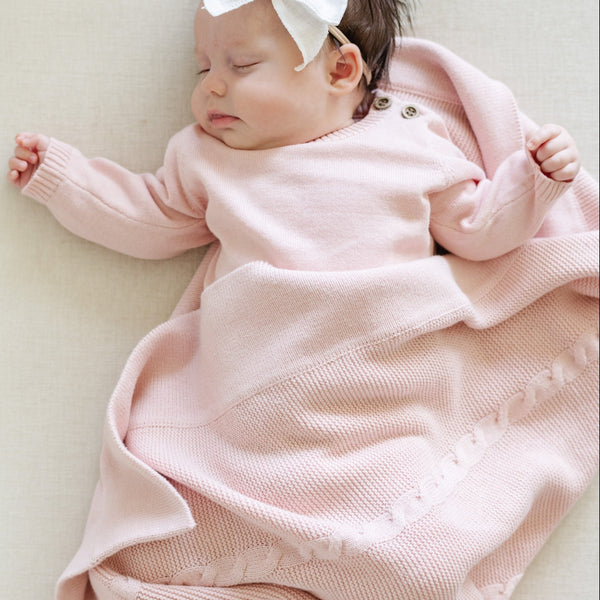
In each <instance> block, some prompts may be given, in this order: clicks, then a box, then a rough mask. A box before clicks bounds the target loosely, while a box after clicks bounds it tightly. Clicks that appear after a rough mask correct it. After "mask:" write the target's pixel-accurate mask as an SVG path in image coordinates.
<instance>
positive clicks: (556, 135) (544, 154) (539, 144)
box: [527, 125, 581, 181]
mask: <svg viewBox="0 0 600 600" xmlns="http://www.w3.org/2000/svg"><path fill="white" fill-rule="evenodd" d="M527 148H528V149H529V151H530V152H531V155H532V156H533V158H534V160H535V161H536V162H537V163H538V165H540V169H541V170H542V173H544V175H546V176H547V177H550V179H554V180H555V181H573V179H575V175H577V173H578V172H579V167H580V166H581V164H580V162H579V150H578V149H577V146H576V145H575V140H573V138H572V137H571V136H570V135H569V132H568V131H567V130H566V129H564V128H562V127H561V126H560V125H544V126H543V127H540V128H539V129H538V130H537V131H534V132H533V133H532V134H531V135H530V136H529V139H528V140H527Z"/></svg>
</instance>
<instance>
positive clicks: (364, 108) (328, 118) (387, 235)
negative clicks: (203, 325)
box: [8, 0, 579, 284]
mask: <svg viewBox="0 0 600 600" xmlns="http://www.w3.org/2000/svg"><path fill="white" fill-rule="evenodd" d="M238 4H239V3H238ZM292 4H294V3H292ZM296 4H299V5H300V6H302V4H303V3H301V2H300V3H296ZM326 4H327V3H326ZM330 4H331V3H330ZM333 4H335V3H333ZM337 4H341V5H345V2H341V3H340V2H338V3H337ZM220 5H227V2H224V3H223V2H221V3H220V2H214V1H213V2H210V3H209V2H206V3H205V6H204V5H203V6H201V7H200V8H199V10H198V12H197V15H196V18H195V23H194V31H195V39H196V48H195V53H196V58H197V62H198V66H199V73H198V79H199V80H198V84H197V86H196V88H195V90H194V92H193V95H192V99H191V107H192V112H193V115H194V117H195V119H196V121H197V123H196V124H195V125H193V126H190V127H188V128H187V129H185V130H183V131H182V132H180V133H179V134H178V135H176V136H175V137H174V138H173V139H172V140H171V143H170V144H169V147H168V150H167V153H166V157H165V164H164V167H163V168H162V169H161V170H160V171H159V172H158V173H157V175H156V176H150V175H141V176H139V175H134V174H131V173H129V172H127V171H125V170H124V169H122V168H120V167H118V166H117V165H115V164H113V163H109V162H108V161H104V160H94V161H87V160H85V159H84V158H83V157H82V156H81V155H80V154H79V153H78V152H77V151H76V150H74V149H72V148H70V147H68V146H67V145H65V144H63V143H61V142H58V141H56V140H51V139H50V138H48V137H47V136H45V135H43V134H39V133H20V134H19V135H17V136H16V141H17V146H16V148H15V151H14V156H12V157H11V158H10V160H9V173H8V178H9V180H10V181H11V182H13V183H14V184H16V185H17V186H19V187H20V188H22V189H23V190H24V192H25V193H27V194H29V195H31V196H33V197H35V198H36V199H38V200H40V201H41V202H44V203H46V204H47V205H48V207H49V208H50V210H51V211H53V212H54V214H55V216H56V217H57V218H58V219H59V220H60V221H61V222H62V223H63V224H65V225H66V226H67V227H69V228H70V229H71V230H73V231H74V232H75V233H77V234H79V235H81V236H83V237H86V238H88V239H91V240H93V241H96V242H99V243H102V244H104V245H106V246H108V247H111V248H113V249H115V250H118V251H121V252H125V253H128V254H132V255H134V256H141V257H147V258H161V257H167V256H172V255H174V254H177V253H180V252H182V251H185V250H187V249H188V248H190V247H194V246H201V245H204V244H206V243H209V242H211V241H213V240H215V239H218V240H219V242H220V245H221V249H220V252H219V255H218V256H217V257H215V261H214V264H213V266H212V268H211V269H210V273H209V277H208V279H207V282H206V283H207V284H208V283H211V282H212V281H214V280H215V279H216V278H219V277H222V276H223V275H225V274H227V273H229V272H231V271H233V270H234V269H236V268H237V267H239V266H241V265H243V264H246V263H248V262H250V261H255V260H259V261H266V262H269V263H271V264H273V265H274V266H277V267H281V268H290V269H308V270H341V269H348V268H350V269H359V268H370V267H373V266H382V265H388V264H394V263H398V262H402V261H407V260H413V259H417V258H422V257H425V256H428V255H430V254H431V253H432V252H433V248H434V244H433V239H435V240H436V241H437V242H438V243H439V244H441V245H442V246H443V247H445V248H446V249H447V250H448V251H450V252H452V253H454V254H457V255H460V256H462V257H465V258H468V259H471V260H483V259H488V258H492V257H495V256H498V255H501V254H503V253H506V252H508V251H509V250H512V249H514V248H515V247H517V246H519V245H520V244H522V243H523V242H524V241H525V240H527V239H528V238H529V237H531V236H532V235H534V234H535V232H536V231H537V229H538V228H539V226H540V224H541V222H542V220H543V218H544V216H545V214H546V212H547V211H548V210H549V208H550V207H551V206H552V204H553V200H554V199H555V198H557V197H558V195H560V193H561V192H562V191H563V190H564V189H565V187H566V186H565V183H564V182H570V181H571V180H573V178H574V177H575V175H576V174H577V172H578V170H579V156H578V151H577V148H576V146H575V143H574V142H573V140H572V138H571V137H570V136H569V134H568V133H567V132H566V131H565V130H564V129H563V128H561V127H559V126H557V125H545V126H543V127H541V128H539V129H538V130H537V131H535V132H534V133H533V134H531V135H530V137H529V139H528V140H527V147H526V148H523V150H522V152H520V153H518V154H516V155H513V156H511V157H509V158H508V159H507V160H506V161H505V162H504V163H503V165H501V167H500V168H499V169H498V170H497V172H496V173H495V175H494V178H493V180H488V179H487V178H486V176H485V174H484V173H483V171H482V170H481V169H480V168H479V167H478V166H477V165H475V164H473V163H471V162H469V161H467V160H466V159H465V157H464V156H463V155H462V153H461V152H460V151H459V150H458V149H457V148H456V147H455V146H454V145H453V144H452V143H451V142H450V140H449V137H448V134H447V132H446V129H445V126H444V124H443V123H442V122H441V120H440V119H439V118H438V117H437V116H436V115H435V114H434V113H432V112H431V111H429V110H427V109H425V108H424V107H409V112H406V110H405V109H406V107H404V106H402V105H401V103H399V102H398V101H396V100H395V99H394V98H389V97H387V96H383V95H382V94H381V93H380V92H379V91H378V90H377V86H378V84H380V83H382V82H385V81H386V78H387V68H388V62H389V58H390V55H391V53H392V52H393V50H394V35H395V34H401V33H402V28H403V26H404V25H405V23H407V22H410V5H409V4H408V3H403V2H400V3H399V2H378V3H370V2H364V1H363V0H351V1H350V2H349V4H348V8H347V10H346V11H345V14H344V16H343V19H342V21H341V23H340V28H339V29H338V28H336V27H334V26H331V27H329V35H327V32H325V34H324V35H327V38H326V39H324V40H320V39H319V40H318V47H317V48H316V50H314V49H313V50H312V54H314V56H313V55H312V54H311V53H310V52H309V51H307V47H308V45H310V44H312V46H315V44H314V41H313V39H312V37H314V35H313V36H312V37H311V38H310V43H308V42H305V41H303V40H302V39H300V35H299V34H297V31H298V30H300V29H299V28H298V27H296V29H294V27H293V26H292V25H291V24H290V21H289V17H288V22H287V23H286V25H284V23H283V22H282V15H280V14H278V13H277V12H276V10H275V9H274V7H273V4H272V3H271V1H270V0H255V1H251V2H247V3H245V4H243V5H242V6H241V7H239V8H236V9H234V10H231V9H230V8H227V6H225V8H224V7H223V6H220ZM373 7H376V10H373ZM343 8H344V6H342V11H341V12H342V13H343ZM211 9H212V11H211ZM211 12H212V13H214V15H216V16H213V14H211ZM307 14H312V13H310V11H307ZM284 18H285V17H284ZM286 26H287V27H286ZM340 30H341V31H344V32H345V34H343V33H341V32H340ZM292 35H295V38H296V39H295V38H293V37H292ZM345 35H347V36H348V38H350V40H351V41H348V39H347V38H346V37H345ZM340 40H341V41H340ZM411 111H412V112H411ZM411 117H416V118H411ZM44 167H45V168H44ZM83 181H85V185H84V187H85V191H84V192H82V189H81V185H80V184H81V183H82V182H83ZM82 193H83V195H84V196H86V195H90V198H87V199H85V198H84V199H83V200H81V201H80V200H78V199H77V198H81V194H82ZM58 197H61V200H60V201H58ZM97 199H100V202H98V201H97ZM55 200H56V201H55ZM332 222H334V223H335V228H334V229H332V227H331V224H332ZM417 222H418V226H417V225H416V223H417ZM92 223H93V227H90V224H92ZM149 234H152V235H151V236H150V237H149Z"/></svg>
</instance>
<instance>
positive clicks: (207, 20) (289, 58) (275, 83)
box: [191, 0, 337, 150]
mask: <svg viewBox="0 0 600 600" xmlns="http://www.w3.org/2000/svg"><path fill="white" fill-rule="evenodd" d="M194 34H195V38H196V59H197V61H198V66H199V70H200V74H199V81H198V84H197V86H196V89H195V90H194V93H193V95H192V101H191V104H192V112H193V114H194V117H195V118H196V120H197V121H198V123H199V124H200V125H201V126H202V128H203V129H204V130H205V131H206V132H207V133H208V134H209V135H211V136H213V137H215V138H217V139H219V140H221V141H222V142H224V143H225V144H227V145H228V146H230V147H232V148H240V149H247V150H256V149H264V148H274V147H279V146H286V145H290V144H300V143H304V142H307V141H309V140H312V139H315V138H317V137H320V136H322V135H325V134H326V133H329V132H330V131H332V129H335V128H337V126H332V124H331V115H330V112H331V111H328V99H329V92H328V74H327V68H326V65H325V60H322V59H321V58H320V56H317V58H315V59H314V60H313V61H312V62H311V63H310V64H308V65H307V66H306V67H305V68H304V69H303V70H301V71H295V70H294V67H296V66H298V65H299V64H301V63H302V55H301V53H300V51H299V50H298V47H297V46H296V44H295V43H294V41H293V39H292V38H291V36H290V35H289V33H288V32H287V30H286V29H285V27H284V26H283V24H282V23H281V21H280V20H279V17H278V16H277V13H276V12H275V10H274V9H273V6H272V4H271V0H255V1H254V2H251V3H249V4H246V5H244V6H242V7H241V8H238V9H236V10H233V11H231V12H228V13H225V14H224V15H221V16H218V17H212V16H211V15H210V14H209V13H208V12H207V11H206V10H202V9H199V10H198V12H197V14H196V19H195V22H194Z"/></svg>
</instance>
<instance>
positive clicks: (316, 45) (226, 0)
mask: <svg viewBox="0 0 600 600" xmlns="http://www.w3.org/2000/svg"><path fill="white" fill-rule="evenodd" d="M250 2H252V0H204V8H205V9H206V10H207V11H208V12H209V13H210V14H211V15H212V16H213V17H218V16H219V15H222V14H223V13H226V12H229V11H232V10H234V9H236V8H239V7H240V6H243V5H244V4H248V3H250ZM272 2H273V8H274V9H275V12H276V13H277V15H278V16H279V19H280V20H281V22H282V23H283V25H284V26H285V28H286V29H287V30H288V32H289V34H290V35H291V36H292V39H293V40H294V42H296V45H297V46H298V48H299V50H300V52H301V53H302V59H303V61H304V62H303V63H302V64H301V65H299V66H298V67H296V69H297V70H300V69H303V68H304V67H305V66H306V65H307V64H308V63H309V62H310V61H311V60H312V59H313V58H314V57H315V56H316V55H317V54H318V53H319V50H321V47H322V46H323V42H324V41H325V39H326V38H327V34H328V33H331V34H332V35H333V36H334V37H335V38H336V39H337V40H338V41H339V42H340V43H342V44H344V43H348V39H347V38H346V37H345V36H344V34H342V32H341V31H340V30H339V29H338V28H337V27H335V25H337V24H338V23H339V22H340V21H341V20H342V17H343V16H344V13H345V12H346V7H347V5H348V0H272ZM363 68H364V69H365V77H366V79H367V83H369V80H370V71H369V69H368V67H367V66H366V64H364V61H363Z"/></svg>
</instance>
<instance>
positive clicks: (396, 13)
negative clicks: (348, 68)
mask: <svg viewBox="0 0 600 600" xmlns="http://www.w3.org/2000/svg"><path fill="white" fill-rule="evenodd" d="M413 7H414V2H413V0H348V7H347V8H346V12H345V13H344V17H343V18H342V20H341V22H340V24H339V25H338V27H339V29H340V30H341V31H342V32H343V33H344V34H345V35H346V37H348V39H349V40H350V41H351V42H352V43H354V44H356V45H357V46H358V47H359V48H360V51H361V53H362V56H363V59H364V60H365V62H366V63H367V65H368V66H369V68H370V69H371V73H372V80H371V83H370V84H369V85H368V91H372V90H374V89H375V88H376V87H377V85H378V84H379V83H380V82H385V81H387V79H388V72H389V64H390V58H391V56H392V54H393V53H394V50H395V49H396V37H402V36H403V35H404V34H405V33H406V30H407V29H410V28H411V26H412V22H413Z"/></svg>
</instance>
